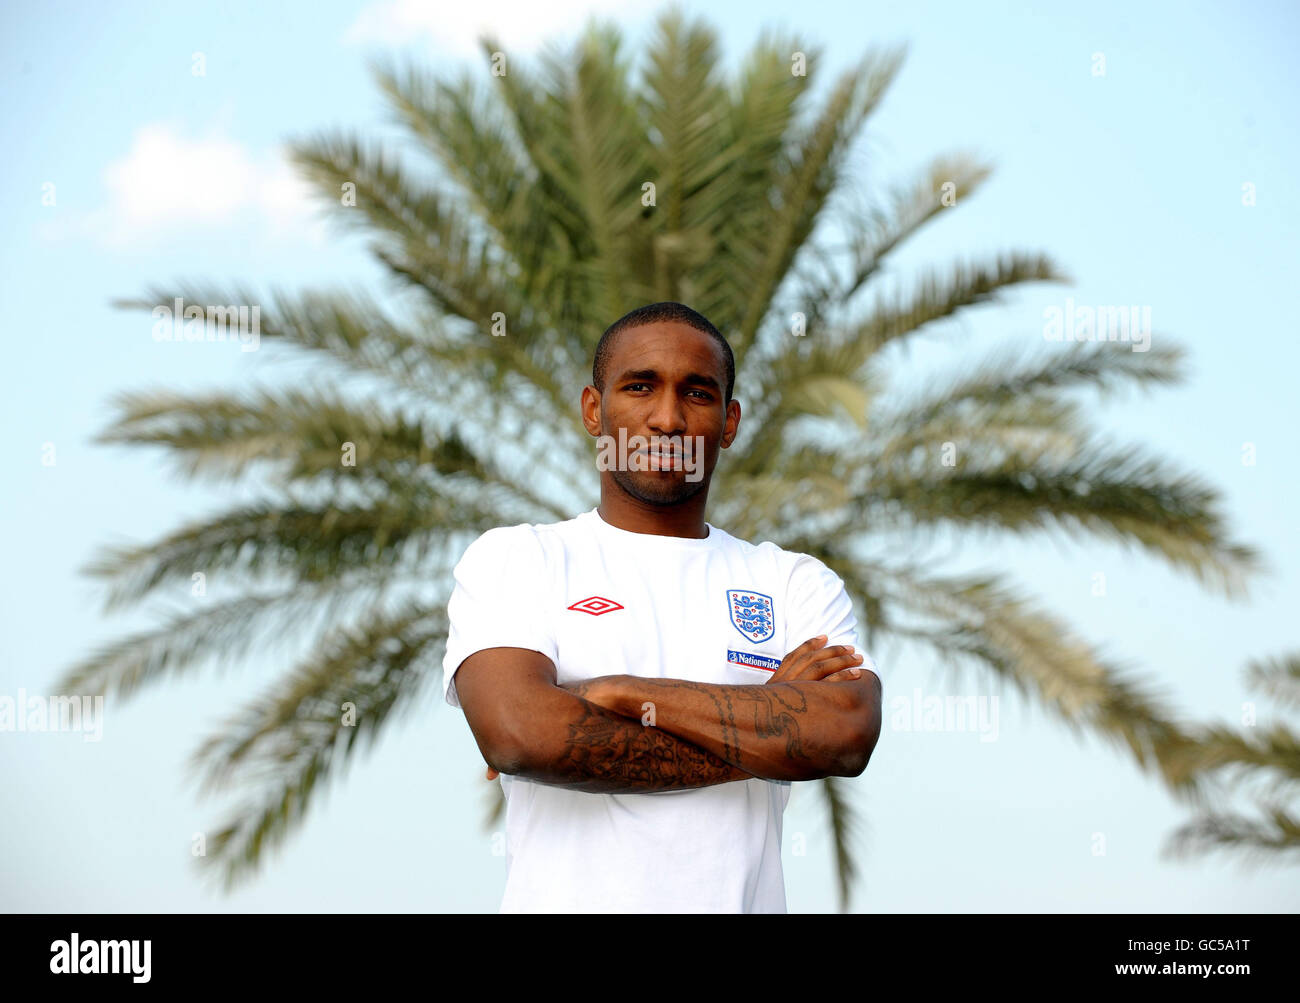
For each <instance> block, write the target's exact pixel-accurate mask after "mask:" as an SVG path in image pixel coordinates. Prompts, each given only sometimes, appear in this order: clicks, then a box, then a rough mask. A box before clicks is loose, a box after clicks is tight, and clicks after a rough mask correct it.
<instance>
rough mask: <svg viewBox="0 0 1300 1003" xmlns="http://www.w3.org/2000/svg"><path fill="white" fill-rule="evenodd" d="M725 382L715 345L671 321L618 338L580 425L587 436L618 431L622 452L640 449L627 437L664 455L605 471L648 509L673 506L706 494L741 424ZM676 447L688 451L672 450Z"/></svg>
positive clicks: (647, 455) (585, 400)
mask: <svg viewBox="0 0 1300 1003" xmlns="http://www.w3.org/2000/svg"><path fill="white" fill-rule="evenodd" d="M726 378H727V376H726V360H725V357H724V355H723V351H722V346H721V345H719V344H717V342H715V341H714V340H713V339H712V338H711V337H709V336H708V335H707V334H705V333H704V332H703V331H697V330H695V328H693V327H690V326H689V325H686V324H680V323H677V322H675V321H670V322H664V323H656V324H646V325H643V326H641V327H635V328H628V329H627V330H625V331H622V332H621V333H619V334H618V335H617V336H616V337H615V338H614V349H613V351H612V352H611V354H610V358H609V365H608V367H607V369H606V372H605V390H604V392H603V393H599V394H598V393H597V392H596V391H595V390H594V389H593V388H592V387H588V388H586V389H585V390H584V391H583V396H582V405H583V422H584V424H585V425H586V426H587V431H588V432H590V433H591V434H592V435H593V436H610V437H612V438H613V439H617V438H618V437H619V430H620V429H623V430H625V432H624V434H625V436H626V438H627V439H628V440H629V447H630V446H632V445H643V443H639V442H638V441H637V440H636V439H635V438H634V437H636V436H640V437H642V438H643V439H644V440H646V443H649V444H654V443H655V442H658V443H660V444H661V446H662V447H663V449H662V450H661V451H659V452H658V453H656V451H655V450H654V449H653V448H647V449H643V450H640V453H641V455H640V456H639V457H637V456H629V460H630V462H629V463H628V464H627V465H626V466H627V467H628V468H630V469H624V468H623V467H624V465H623V464H615V465H613V466H611V467H610V468H609V473H610V476H611V477H613V479H614V481H615V483H617V484H618V485H619V487H621V488H622V489H623V490H624V491H625V492H626V493H627V494H629V495H631V496H632V497H633V498H636V499H638V500H639V501H642V502H645V503H647V504H651V505H676V504H679V503H680V502H683V501H685V500H686V499H688V498H690V497H691V496H693V495H695V494H696V493H698V492H699V491H701V490H704V489H706V488H707V487H708V484H709V480H710V478H711V477H712V475H713V468H714V466H715V465H716V464H717V462H718V449H719V448H726V447H728V446H730V445H731V443H732V440H733V439H734V438H735V436H736V428H737V426H738V425H739V423H740V404H739V403H738V402H737V401H735V400H733V401H732V402H731V404H730V405H729V406H728V405H724V403H723V397H724V394H725V392H726ZM696 436H699V437H700V439H698V440H697V439H696ZM656 437H658V438H656ZM668 437H674V438H673V440H672V442H671V445H670V443H669V442H667V441H665V440H667V439H668ZM701 440H702V441H701ZM697 443H699V444H700V446H701V447H702V448H699V449H696V448H695V447H696V445H697ZM677 445H680V446H681V447H682V448H683V449H690V450H691V453H690V454H688V455H682V454H680V453H674V452H672V451H671V448H672V447H673V446H677ZM629 453H632V450H631V449H630V448H629ZM688 464H689V467H690V469H688ZM692 471H694V472H692Z"/></svg>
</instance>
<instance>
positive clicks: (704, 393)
mask: <svg viewBox="0 0 1300 1003" xmlns="http://www.w3.org/2000/svg"><path fill="white" fill-rule="evenodd" d="M690 392H691V393H693V394H699V395H700V396H701V397H703V398H704V399H705V400H706V401H711V400H713V394H711V393H709V392H708V391H707V390H692V391H690Z"/></svg>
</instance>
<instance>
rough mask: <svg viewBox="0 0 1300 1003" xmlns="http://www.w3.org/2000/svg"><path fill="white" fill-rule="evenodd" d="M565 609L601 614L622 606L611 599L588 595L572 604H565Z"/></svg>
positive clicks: (595, 614) (594, 614)
mask: <svg viewBox="0 0 1300 1003" xmlns="http://www.w3.org/2000/svg"><path fill="white" fill-rule="evenodd" d="M565 608H566V609H571V610H575V611H576V612H578V613H590V614H591V615H592V616H601V615H602V614H604V613H613V612H614V611H615V610H620V609H622V608H623V607H622V606H620V605H619V604H618V603H616V602H615V601H614V600H613V599H606V598H604V597H603V596H588V597H587V598H586V599H579V600H578V601H577V602H576V603H574V604H573V605H572V606H566V607H565Z"/></svg>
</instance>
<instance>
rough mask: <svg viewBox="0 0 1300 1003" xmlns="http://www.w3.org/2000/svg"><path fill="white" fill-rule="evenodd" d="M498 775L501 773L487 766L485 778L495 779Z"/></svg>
mask: <svg viewBox="0 0 1300 1003" xmlns="http://www.w3.org/2000/svg"><path fill="white" fill-rule="evenodd" d="M499 776H501V774H499V773H498V772H497V771H496V770H494V769H492V767H490V766H489V767H488V768H487V778H488V779H489V780H495V779H496V778H497V777H499Z"/></svg>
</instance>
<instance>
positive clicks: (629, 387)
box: [623, 383, 650, 390]
mask: <svg viewBox="0 0 1300 1003" xmlns="http://www.w3.org/2000/svg"><path fill="white" fill-rule="evenodd" d="M638 387H640V388H642V389H645V390H649V389H650V384H649V383H628V384H627V385H626V386H624V387H623V389H624V390H636V389H637V388H638Z"/></svg>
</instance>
